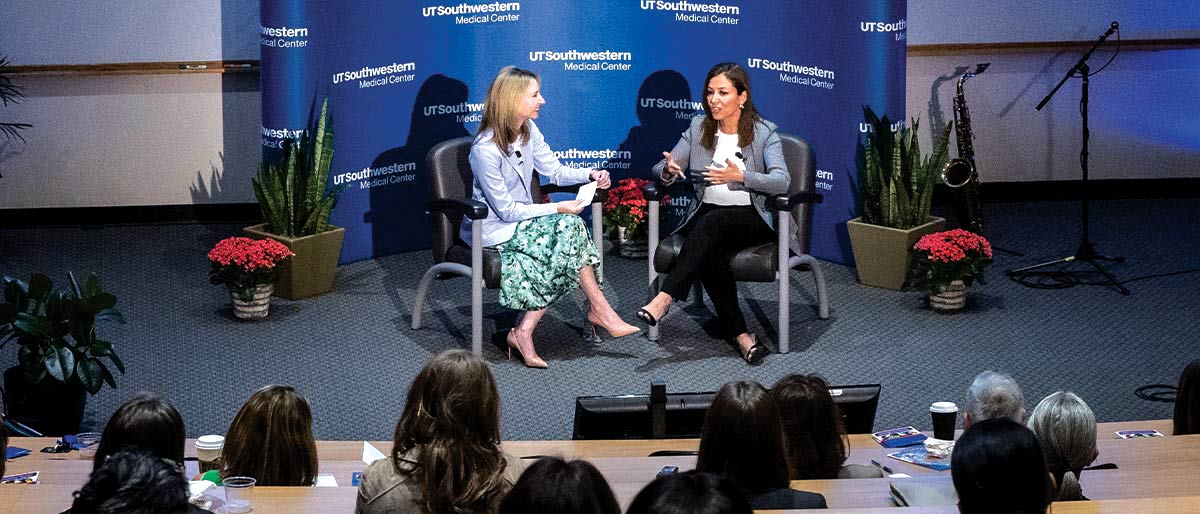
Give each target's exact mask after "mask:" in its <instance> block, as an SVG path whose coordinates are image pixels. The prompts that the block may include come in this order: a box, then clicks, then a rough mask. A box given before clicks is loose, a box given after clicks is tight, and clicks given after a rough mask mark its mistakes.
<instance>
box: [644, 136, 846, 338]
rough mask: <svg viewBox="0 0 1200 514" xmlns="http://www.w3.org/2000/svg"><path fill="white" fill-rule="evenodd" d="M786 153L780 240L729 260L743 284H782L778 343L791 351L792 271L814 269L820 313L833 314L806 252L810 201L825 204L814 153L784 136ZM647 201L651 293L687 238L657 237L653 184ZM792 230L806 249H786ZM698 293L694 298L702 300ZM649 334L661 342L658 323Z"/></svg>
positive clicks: (778, 201)
mask: <svg viewBox="0 0 1200 514" xmlns="http://www.w3.org/2000/svg"><path fill="white" fill-rule="evenodd" d="M780 139H782V141H783V154H784V159H785V160H786V162H787V168H788V172H789V173H791V187H790V188H789V191H788V194H786V195H780V196H777V197H775V198H774V201H773V202H772V204H771V206H772V208H774V209H775V211H776V212H777V213H778V214H779V216H778V218H777V219H778V223H777V224H776V229H777V234H778V238H777V239H776V241H775V242H773V243H767V244H763V245H759V246H754V247H750V248H747V249H745V250H742V251H740V252H738V253H736V254H734V256H733V258H732V262H731V266H732V268H733V274H734V277H735V278H736V279H737V280H738V281H741V282H776V283H778V285H779V320H778V322H779V326H778V331H779V342H778V348H779V352H780V353H787V352H788V351H789V344H788V335H789V328H790V316H791V313H790V306H791V302H790V301H789V281H788V275H789V274H788V273H787V271H790V270H792V269H797V270H800V271H809V272H812V275H813V279H814V280H815V282H816V287H817V317H818V318H820V319H827V318H829V299H828V296H827V293H826V289H825V274H824V273H822V271H821V264H820V262H819V261H817V259H816V258H814V257H813V256H811V255H809V254H808V253H807V250H808V239H809V232H810V230H811V224H812V204H813V203H820V202H821V195H820V194H817V193H814V192H813V184H814V181H815V172H816V171H815V169H814V166H813V158H812V152H811V151H810V150H809V147H808V143H806V142H805V141H804V140H803V139H800V138H797V137H795V136H791V135H788V134H780ZM643 192H644V193H645V195H646V199H647V200H648V201H649V204H650V208H649V219H650V222H649V227H648V228H649V230H648V232H649V248H650V256H649V259H648V264H647V265H648V267H649V282H650V287H651V290H652V291H657V290H658V288H659V287H660V286H661V284H660V275H659V274H660V273H667V272H669V271H670V270H671V267H672V265H673V264H674V261H675V258H676V257H677V256H678V255H679V249H680V247H682V246H683V237H682V236H680V235H677V234H676V235H672V236H669V237H667V238H666V239H663V240H662V241H661V242H660V241H659V226H658V225H659V199H660V198H661V193H660V192H659V191H658V188H657V187H656V186H655V184H654V183H653V182H651V183H650V184H649V185H647V186H646V188H645V190H644V191H643ZM792 232H794V233H795V234H796V236H797V238H798V239H799V241H800V245H801V247H802V248H803V249H804V252H805V253H801V254H799V255H792V254H791V251H790V249H789V248H788V240H789V237H788V234H789V233H792ZM779 263H786V268H784V269H785V272H784V273H779V269H780V267H779ZM697 289H699V286H697ZM700 298H701V296H700V295H699V293H697V295H696V299H697V300H698V301H700ZM648 337H649V338H650V340H651V341H656V340H658V327H657V326H653V327H650V330H649V333H648Z"/></svg>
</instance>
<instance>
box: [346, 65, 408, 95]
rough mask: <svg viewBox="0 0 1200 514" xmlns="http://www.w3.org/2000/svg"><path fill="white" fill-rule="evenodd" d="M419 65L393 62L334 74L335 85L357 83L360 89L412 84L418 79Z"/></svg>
mask: <svg viewBox="0 0 1200 514" xmlns="http://www.w3.org/2000/svg"><path fill="white" fill-rule="evenodd" d="M416 69H417V63H415V62H393V63H391V64H387V65H384V66H363V67H362V68H361V69H357V70H350V71H339V72H337V73H334V74H333V83H334V84H342V83H348V82H354V81H357V83H358V87H359V89H365V88H368V87H375V86H383V85H388V84H400V83H405V82H412V81H413V79H415V78H416V74H415V73H409V72H412V71H416Z"/></svg>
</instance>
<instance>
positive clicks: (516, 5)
mask: <svg viewBox="0 0 1200 514" xmlns="http://www.w3.org/2000/svg"><path fill="white" fill-rule="evenodd" d="M520 11H521V2H491V3H483V4H468V3H465V2H464V3H461V4H458V5H431V6H428V7H422V8H421V16H424V17H426V18H432V17H440V16H453V17H454V23H455V24H456V25H468V24H473V23H504V22H512V21H518V20H520V19H521V13H520Z"/></svg>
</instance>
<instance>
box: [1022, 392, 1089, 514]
mask: <svg viewBox="0 0 1200 514" xmlns="http://www.w3.org/2000/svg"><path fill="white" fill-rule="evenodd" d="M1029 429H1030V430H1033V433H1034V435H1036V436H1037V438H1038V442H1039V443H1041V445H1042V453H1043V454H1044V455H1045V456H1046V467H1048V468H1050V474H1051V475H1054V483H1055V484H1057V485H1058V491H1057V493H1056V495H1055V497H1054V500H1055V501H1075V500H1086V499H1087V497H1085V496H1084V495H1083V488H1082V487H1080V485H1079V475H1080V474H1081V473H1083V468H1085V467H1088V466H1090V465H1091V464H1092V462H1093V461H1095V460H1096V457H1098V456H1099V455H1100V450H1097V449H1096V415H1095V414H1093V413H1092V409H1091V408H1090V407H1088V405H1087V403H1084V401H1083V399H1082V398H1080V397H1078V396H1076V395H1075V393H1064V392H1062V391H1059V392H1057V393H1054V394H1052V395H1050V396H1047V397H1046V398H1045V399H1043V400H1042V401H1041V402H1040V403H1038V405H1037V407H1034V409H1033V414H1031V415H1030V416H1029Z"/></svg>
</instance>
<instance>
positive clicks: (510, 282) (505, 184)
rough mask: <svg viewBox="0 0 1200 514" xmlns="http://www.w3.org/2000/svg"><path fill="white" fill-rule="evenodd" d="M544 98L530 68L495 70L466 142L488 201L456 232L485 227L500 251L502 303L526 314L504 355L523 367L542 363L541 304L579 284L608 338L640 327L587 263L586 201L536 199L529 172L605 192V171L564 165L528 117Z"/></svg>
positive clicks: (475, 190)
mask: <svg viewBox="0 0 1200 514" xmlns="http://www.w3.org/2000/svg"><path fill="white" fill-rule="evenodd" d="M545 103H546V100H545V98H543V97H542V90H541V80H540V79H539V78H538V76H537V75H535V74H534V73H533V72H531V71H527V70H522V69H519V68H514V67H511V66H509V67H506V68H504V69H502V70H500V74H499V75H497V76H496V79H495V80H493V81H492V86H491V88H489V89H488V95H487V100H485V101H484V108H483V121H482V122H481V123H480V125H479V133H478V134H477V135H476V136H475V142H474V143H473V144H472V145H471V156H470V161H471V170H472V171H473V172H474V174H475V179H474V181H473V187H472V194H471V197H472V198H473V199H475V200H478V201H481V202H484V203H486V204H487V206H488V216H487V218H485V219H483V220H480V221H479V222H478V223H479V226H478V227H473V224H474V223H473V222H472V220H470V219H467V218H464V219H463V224H462V231H461V232H460V234H459V236H460V237H462V239H463V240H464V241H470V240H471V230H472V229H473V228H478V229H480V230H482V231H483V244H484V245H485V246H488V247H493V248H495V249H497V250H499V252H500V262H501V268H500V304H501V305H504V306H505V307H509V308H512V309H517V310H520V311H524V314H523V315H522V316H521V319H520V321H519V322H518V323H517V327H516V328H513V329H512V331H511V332H509V334H508V338H507V340H508V348H509V357H510V358H511V357H512V350H514V349H515V350H517V352H518V353H520V355H521V358H522V360H524V361H525V365H526V366H529V367H531V368H545V367H547V366H546V361H544V360H542V359H541V357H538V354H537V350H535V349H534V345H533V330H534V328H536V327H537V324H538V321H540V320H541V319H542V316H543V315H544V314H545V313H546V307H547V306H548V305H550V304H551V303H552V302H554V300H557V299H558V298H559V297H560V296H562V295H563V294H565V293H567V292H568V291H571V290H573V289H575V288H576V287H582V289H583V293H584V295H586V296H587V299H588V304H589V305H590V308H589V309H588V313H587V318H588V321H589V322H590V323H591V324H592V331H593V333H594V332H595V330H596V327H602V328H604V330H605V331H607V332H608V333H609V335H611V336H613V337H622V336H627V335H631V334H634V333H637V332H638V329H637V328H636V327H634V326H632V325H630V324H628V323H625V321H623V320H622V319H621V318H620V316H618V315H617V313H616V312H613V309H612V307H611V306H610V305H609V304H608V300H606V299H605V298H604V294H603V293H602V292H601V291H600V285H599V283H598V282H597V281H596V274H595V272H594V271H593V270H592V266H593V265H594V264H596V263H597V262H600V258H599V253H598V252H597V250H596V247H595V245H593V244H592V241H591V239H590V238H589V237H588V233H587V228H586V227H585V226H584V223H583V220H582V219H580V217H579V216H577V215H578V214H579V213H580V212H582V211H583V207H584V206H583V205H580V204H579V203H578V202H575V201H563V202H557V203H545V204H543V203H535V202H534V198H533V196H532V193H531V191H530V182H531V180H532V179H533V172H534V170H535V169H536V171H537V172H538V173H539V174H541V175H542V176H544V177H546V178H548V179H550V180H551V181H552V182H554V183H555V184H557V185H566V184H581V183H585V182H588V181H595V182H597V187H599V188H602V189H607V188H608V187H609V185H610V183H611V180H610V179H609V176H608V171H606V170H597V169H576V168H571V167H568V166H563V164H562V163H561V162H559V160H558V158H556V157H555V156H554V152H552V151H551V150H550V146H549V145H547V144H546V139H545V138H544V137H543V136H542V132H541V131H540V130H538V127H537V125H536V124H534V122H533V120H535V119H537V117H538V111H539V110H540V109H541V107H542V104H545Z"/></svg>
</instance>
